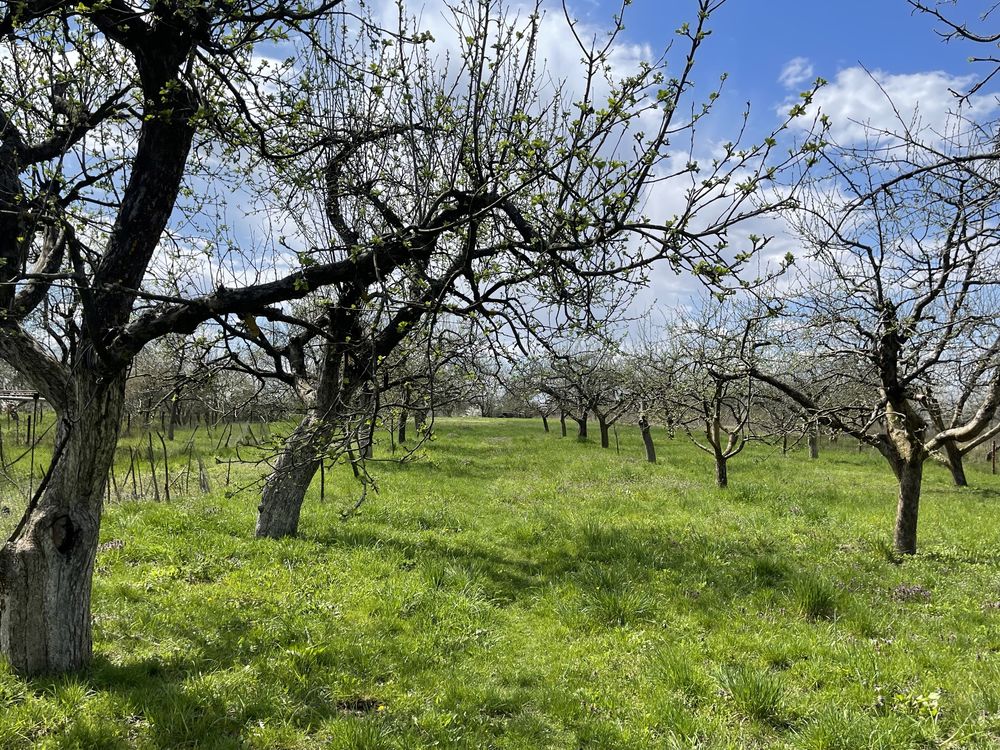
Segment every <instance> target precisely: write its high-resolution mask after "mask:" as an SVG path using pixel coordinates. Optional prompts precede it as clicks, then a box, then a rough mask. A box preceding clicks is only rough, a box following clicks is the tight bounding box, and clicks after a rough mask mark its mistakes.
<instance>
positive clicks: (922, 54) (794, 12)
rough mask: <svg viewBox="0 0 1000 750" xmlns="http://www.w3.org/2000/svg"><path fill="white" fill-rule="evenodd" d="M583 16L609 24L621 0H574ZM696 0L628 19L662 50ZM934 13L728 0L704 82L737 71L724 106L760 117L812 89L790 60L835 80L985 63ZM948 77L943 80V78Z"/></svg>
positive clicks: (638, 3) (639, 1)
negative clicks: (946, 31)
mask: <svg viewBox="0 0 1000 750" xmlns="http://www.w3.org/2000/svg"><path fill="white" fill-rule="evenodd" d="M570 2H571V7H572V8H573V10H574V12H576V13H577V15H578V16H580V17H581V18H583V19H586V20H587V21H589V22H592V23H596V24H601V25H606V24H607V22H608V19H610V17H611V15H612V14H613V13H614V12H615V11H616V10H617V9H618V7H619V5H620V3H619V2H618V0H570ZM696 5H697V3H696V2H695V0H633V3H632V6H631V7H630V8H629V10H628V12H627V16H626V31H625V36H626V37H627V39H628V40H629V41H630V42H635V43H646V44H650V45H652V46H654V47H656V48H660V47H662V45H663V43H664V41H665V40H667V39H669V38H670V35H671V32H672V30H673V29H674V28H675V27H676V26H677V24H678V22H679V20H681V19H683V18H684V17H685V16H687V17H691V14H692V12H693V10H694V9H695V8H696ZM985 7H987V5H986V3H984V2H983V0H972V1H971V2H963V3H960V4H959V5H958V6H957V7H956V6H952V5H950V4H949V5H946V6H944V10H945V11H946V12H948V13H952V14H955V13H961V14H962V16H961V17H962V18H963V19H966V20H969V21H970V22H974V21H975V20H976V13H977V12H978V11H981V10H982V9H983V8H985ZM939 27H940V24H938V23H937V22H936V21H935V20H934V19H932V18H930V17H929V16H926V15H922V14H915V13H913V12H912V9H911V7H910V5H909V4H908V3H907V2H906V0H838V1H837V2H820V0H798V1H796V0H729V2H727V3H726V4H725V5H724V6H723V7H722V8H721V9H720V10H719V11H718V12H717V13H716V15H715V16H713V20H712V23H711V28H712V29H713V34H712V36H711V37H710V38H709V40H708V41H707V42H706V46H705V47H704V48H703V50H702V52H703V54H702V55H701V56H700V58H699V64H698V68H697V71H696V72H697V75H696V81H698V82H699V83H702V82H705V83H708V82H711V81H713V80H715V79H716V78H717V77H718V75H719V74H720V73H722V72H724V71H725V72H727V73H728V74H729V79H728V81H727V83H726V88H725V91H724V94H725V95H724V98H723V100H722V106H723V107H725V108H726V111H729V110H730V108H731V111H732V112H733V113H734V114H735V113H738V112H739V111H740V109H741V108H742V107H743V104H744V103H745V102H746V101H748V100H749V101H751V102H753V107H754V110H755V113H756V115H755V116H760V114H761V113H766V114H770V113H773V112H774V111H775V108H776V107H777V106H778V105H779V104H780V103H781V102H782V101H784V100H785V99H787V98H788V97H789V96H790V95H793V94H794V93H796V92H797V91H798V90H800V89H801V88H804V87H806V85H807V82H802V83H801V84H800V85H798V86H795V85H793V86H787V87H786V86H784V85H783V84H782V83H781V82H780V81H779V78H780V77H781V74H782V72H783V70H784V69H785V67H786V66H787V65H788V64H789V62H790V61H792V60H794V59H796V58H799V59H800V60H801V61H802V65H801V66H800V67H801V68H805V70H806V71H808V70H809V69H810V68H811V70H812V74H813V75H812V77H811V78H810V79H809V80H810V81H811V80H812V79H813V78H815V77H816V76H822V77H823V78H825V79H828V80H830V81H831V82H832V83H836V76H837V74H838V73H839V72H842V71H845V70H848V69H851V68H855V69H856V68H857V66H858V65H859V63H860V64H862V65H864V66H865V67H867V68H868V69H870V70H873V71H879V72H882V73H885V74H890V75H897V76H898V75H902V74H915V73H928V72H932V71H940V72H943V73H946V74H948V75H949V76H951V77H963V76H973V75H976V74H977V72H979V73H980V74H981V73H982V72H984V70H985V69H984V68H981V67H977V66H975V65H972V64H970V63H969V62H968V57H969V55H970V54H973V53H976V52H978V53H979V54H982V53H983V50H982V49H980V50H976V49H975V48H974V46H970V45H969V44H967V43H965V44H963V43H959V42H951V43H947V44H946V43H945V42H944V41H943V40H942V39H941V38H940V37H939V36H938V35H937V34H936V33H935V29H936V28H939ZM942 80H944V79H942Z"/></svg>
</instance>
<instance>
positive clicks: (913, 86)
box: [781, 66, 1000, 145]
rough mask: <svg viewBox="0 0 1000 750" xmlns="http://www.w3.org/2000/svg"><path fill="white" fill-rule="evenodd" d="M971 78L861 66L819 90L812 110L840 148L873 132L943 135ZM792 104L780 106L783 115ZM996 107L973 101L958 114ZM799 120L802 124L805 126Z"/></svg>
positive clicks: (977, 115) (978, 115) (974, 115)
mask: <svg viewBox="0 0 1000 750" xmlns="http://www.w3.org/2000/svg"><path fill="white" fill-rule="evenodd" d="M973 82H974V77H971V76H953V75H949V74H948V73H945V72H943V71H928V72H921V73H886V72H884V71H880V70H875V71H868V70H865V69H864V68H862V67H860V66H854V67H851V68H845V69H844V70H841V71H840V72H839V73H837V75H836V77H835V78H834V79H833V80H832V81H831V82H830V83H829V84H827V85H826V86H824V87H823V88H822V89H820V90H819V92H818V93H817V95H816V97H815V98H814V100H813V106H814V107H818V108H819V110H820V111H821V112H823V113H824V114H826V115H827V116H828V117H829V118H830V122H831V135H832V136H833V139H834V140H835V141H836V142H838V143H840V144H842V145H851V144H859V143H862V142H863V141H864V140H865V139H866V137H867V136H869V135H871V134H872V133H874V132H897V133H898V132H900V131H901V130H903V129H908V130H910V132H912V133H921V135H922V137H924V138H928V137H929V136H931V135H933V134H938V135H942V134H944V133H945V132H946V131H947V128H948V126H949V121H951V120H952V117H951V116H952V114H953V113H955V112H956V111H957V110H958V108H959V102H958V100H957V99H956V97H955V95H954V94H953V93H952V92H954V91H958V92H962V91H966V90H967V89H968V88H969V87H970V86H971V85H972V84H973ZM791 104H792V102H791V101H787V102H785V103H784V104H783V105H782V108H781V109H782V112H785V111H787V108H788V107H789V106H791ZM998 109H1000V104H998V103H997V100H996V99H995V98H994V97H992V96H973V97H971V99H970V100H969V101H968V102H967V103H966V104H965V105H964V106H962V115H963V116H964V117H966V118H969V119H972V120H981V119H982V118H984V117H986V116H988V115H992V114H995V113H996V112H997V111H998ZM806 120H809V121H811V118H801V119H800V122H801V123H802V124H803V125H808V123H807V122H806Z"/></svg>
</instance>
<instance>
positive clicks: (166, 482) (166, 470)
mask: <svg viewBox="0 0 1000 750" xmlns="http://www.w3.org/2000/svg"><path fill="white" fill-rule="evenodd" d="M156 436H157V437H158V438H159V439H160V445H162V446H163V494H164V497H165V499H166V501H167V502H168V503H169V502H170V459H169V458H168V456H167V443H166V441H165V440H164V439H163V433H162V432H158V433H156Z"/></svg>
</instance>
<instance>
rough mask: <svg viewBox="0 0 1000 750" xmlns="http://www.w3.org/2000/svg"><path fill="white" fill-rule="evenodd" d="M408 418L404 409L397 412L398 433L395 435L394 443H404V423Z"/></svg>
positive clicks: (408, 413) (407, 413)
mask: <svg viewBox="0 0 1000 750" xmlns="http://www.w3.org/2000/svg"><path fill="white" fill-rule="evenodd" d="M409 418H410V412H409V411H407V410H406V409H400V411H399V432H398V434H397V435H396V442H397V443H399V444H400V445H403V443H405V442H406V421H407V420H408V419H409Z"/></svg>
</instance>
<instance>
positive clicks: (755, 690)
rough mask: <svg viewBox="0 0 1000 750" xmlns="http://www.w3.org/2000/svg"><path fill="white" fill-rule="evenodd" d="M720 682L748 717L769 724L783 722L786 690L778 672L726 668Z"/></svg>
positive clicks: (741, 667) (750, 668)
mask: <svg viewBox="0 0 1000 750" xmlns="http://www.w3.org/2000/svg"><path fill="white" fill-rule="evenodd" d="M719 683H720V684H721V686H722V689H723V690H725V691H726V694H727V695H728V696H729V698H730V700H732V702H733V705H734V706H736V708H737V709H738V710H739V711H740V713H742V714H743V715H744V716H746V717H747V718H750V719H755V720H756V721H762V722H766V723H768V724H780V723H781V700H782V697H783V695H784V689H783V688H782V685H781V682H780V680H779V677H778V676H777V675H775V674H772V673H770V672H765V671H763V670H760V669H754V668H753V667H748V666H745V665H740V666H736V667H730V668H728V669H726V670H725V671H724V672H723V673H722V676H721V678H720V680H719Z"/></svg>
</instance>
